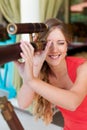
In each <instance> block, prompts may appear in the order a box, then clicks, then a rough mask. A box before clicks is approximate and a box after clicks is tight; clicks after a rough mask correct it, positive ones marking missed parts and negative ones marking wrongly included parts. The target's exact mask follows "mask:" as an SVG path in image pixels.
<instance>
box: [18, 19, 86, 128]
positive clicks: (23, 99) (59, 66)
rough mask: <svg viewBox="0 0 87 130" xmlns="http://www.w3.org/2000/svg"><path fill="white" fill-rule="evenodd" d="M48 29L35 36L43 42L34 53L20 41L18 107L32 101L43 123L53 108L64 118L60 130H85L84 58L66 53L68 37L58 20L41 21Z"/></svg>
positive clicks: (26, 43)
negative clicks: (20, 59)
mask: <svg viewBox="0 0 87 130" xmlns="http://www.w3.org/2000/svg"><path fill="white" fill-rule="evenodd" d="M45 24H47V26H48V30H47V31H45V32H42V33H40V34H39V37H38V39H39V40H41V41H45V42H46V47H45V49H44V50H42V51H37V52H34V48H33V47H32V45H31V44H30V43H28V42H25V41H22V42H21V46H20V47H21V49H22V53H21V57H22V58H23V59H24V61H25V62H23V63H20V62H18V61H17V62H16V65H17V67H18V70H19V73H20V75H21V77H22V78H23V85H22V87H21V89H20V91H19V94H18V102H19V105H20V107H21V108H26V107H28V106H29V105H30V104H31V103H32V102H33V103H34V107H33V108H34V109H35V110H34V113H35V115H36V117H37V118H42V119H43V120H44V121H45V122H46V123H49V122H51V121H52V116H53V113H54V107H56V108H58V109H60V111H61V112H62V115H63V117H64V130H87V60H86V59H83V58H76V57H70V56H67V48H68V44H69V43H70V42H71V37H70V35H69V33H68V32H67V29H66V28H65V26H64V23H62V22H61V21H60V20H58V19H55V18H51V19H49V20H47V21H46V22H45Z"/></svg>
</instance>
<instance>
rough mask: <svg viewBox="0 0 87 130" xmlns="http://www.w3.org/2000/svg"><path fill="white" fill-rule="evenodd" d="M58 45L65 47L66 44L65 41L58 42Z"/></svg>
mask: <svg viewBox="0 0 87 130" xmlns="http://www.w3.org/2000/svg"><path fill="white" fill-rule="evenodd" d="M57 44H58V45H64V44H65V42H64V41H62V42H57Z"/></svg>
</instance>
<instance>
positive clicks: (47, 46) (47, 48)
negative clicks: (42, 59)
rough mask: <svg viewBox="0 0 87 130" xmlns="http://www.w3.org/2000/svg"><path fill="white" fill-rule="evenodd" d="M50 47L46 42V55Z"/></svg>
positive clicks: (49, 43)
mask: <svg viewBox="0 0 87 130" xmlns="http://www.w3.org/2000/svg"><path fill="white" fill-rule="evenodd" d="M50 46H51V42H48V43H47V45H46V47H45V53H46V54H47V52H48V51H49V48H50Z"/></svg>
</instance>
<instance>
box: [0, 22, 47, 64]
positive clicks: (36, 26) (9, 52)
mask: <svg viewBox="0 0 87 130" xmlns="http://www.w3.org/2000/svg"><path fill="white" fill-rule="evenodd" d="M47 29H48V27H47V25H46V24H44V23H22V24H21V23H20V24H8V26H7V31H8V33H9V34H23V33H30V34H31V33H39V32H43V31H47ZM31 44H32V45H33V47H34V49H35V51H38V50H43V49H44V48H45V45H46V43H45V42H43V41H37V42H36V43H34V42H31ZM20 52H21V48H20V43H14V44H10V45H9V44H8V45H2V46H0V65H2V64H4V63H6V62H10V61H14V60H17V59H19V58H21V56H20Z"/></svg>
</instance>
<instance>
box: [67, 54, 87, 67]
mask: <svg viewBox="0 0 87 130" xmlns="http://www.w3.org/2000/svg"><path fill="white" fill-rule="evenodd" d="M86 61H87V59H86V58H83V57H74V56H68V57H66V63H67V65H71V66H77V67H78V66H79V65H81V64H83V63H84V62H86Z"/></svg>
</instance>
